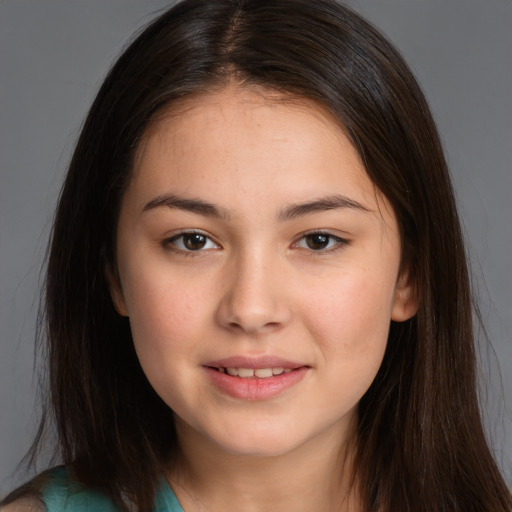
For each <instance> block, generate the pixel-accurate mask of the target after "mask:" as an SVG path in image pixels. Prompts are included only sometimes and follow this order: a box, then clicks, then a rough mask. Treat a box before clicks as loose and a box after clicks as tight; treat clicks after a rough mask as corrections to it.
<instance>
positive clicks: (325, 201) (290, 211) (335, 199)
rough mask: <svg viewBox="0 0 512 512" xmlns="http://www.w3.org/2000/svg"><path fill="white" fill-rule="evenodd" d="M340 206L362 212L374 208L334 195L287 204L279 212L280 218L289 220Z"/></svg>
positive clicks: (369, 211) (368, 211)
mask: <svg viewBox="0 0 512 512" xmlns="http://www.w3.org/2000/svg"><path fill="white" fill-rule="evenodd" d="M339 208H348V209H350V210H358V211H361V212H366V213H371V212H372V210H370V209H369V208H367V207H366V206H364V205H362V204H361V203H359V202H357V201H354V200H353V199H350V198H348V197H346V196H343V195H332V196H327V197H322V198H320V199H316V200H314V201H307V202H305V203H296V204H291V205H289V206H286V207H285V208H283V209H282V210H281V211H280V212H279V220H281V221H287V220H293V219H296V218H298V217H303V216H305V215H310V214H312V213H317V212H324V211H327V210H337V209H339Z"/></svg>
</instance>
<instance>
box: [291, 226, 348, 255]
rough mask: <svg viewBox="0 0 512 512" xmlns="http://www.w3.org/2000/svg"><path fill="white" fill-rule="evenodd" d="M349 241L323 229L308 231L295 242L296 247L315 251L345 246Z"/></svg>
mask: <svg viewBox="0 0 512 512" xmlns="http://www.w3.org/2000/svg"><path fill="white" fill-rule="evenodd" d="M348 243H349V241H348V240H345V239H343V238H340V237H338V236H334V235H331V234H329V233H324V232H322V231H317V232H312V233H306V234H305V235H302V237H301V238H300V239H299V240H298V241H297V242H296V243H295V244H294V245H295V247H299V248H301V249H308V250H310V251H314V252H322V251H324V252H328V251H332V250H335V249H338V248H341V247H343V246H344V245H346V244H348Z"/></svg>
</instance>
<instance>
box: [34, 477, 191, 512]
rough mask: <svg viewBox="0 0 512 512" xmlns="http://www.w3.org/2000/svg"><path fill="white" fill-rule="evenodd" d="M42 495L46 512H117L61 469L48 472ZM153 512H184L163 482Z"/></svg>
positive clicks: (168, 486)
mask: <svg viewBox="0 0 512 512" xmlns="http://www.w3.org/2000/svg"><path fill="white" fill-rule="evenodd" d="M42 494H43V495H42V500H43V502H44V504H45V506H46V510H47V512H120V511H119V508H118V507H116V506H115V505H114V504H113V503H112V501H111V500H110V498H108V496H106V495H105V494H102V493H101V492H99V491H95V490H92V489H88V488H86V487H84V486H82V485H80V484H79V483H77V482H75V481H74V480H72V479H71V477H70V475H69V471H68V470H67V469H66V468H63V467H59V468H56V469H54V470H52V471H50V473H49V474H48V481H47V483H46V485H45V486H44V488H43V491H42ZM153 512H184V511H183V509H182V508H181V505H180V503H179V501H178V498H176V495H175V494H174V492H173V490H172V489H171V486H170V485H169V484H168V482H167V480H165V479H162V482H161V484H160V488H159V490H158V492H157V495H156V498H155V507H154V509H153Z"/></svg>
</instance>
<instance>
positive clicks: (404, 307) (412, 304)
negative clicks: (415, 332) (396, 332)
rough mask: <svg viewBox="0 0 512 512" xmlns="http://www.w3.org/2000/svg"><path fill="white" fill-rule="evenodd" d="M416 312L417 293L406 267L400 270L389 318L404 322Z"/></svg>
mask: <svg viewBox="0 0 512 512" xmlns="http://www.w3.org/2000/svg"><path fill="white" fill-rule="evenodd" d="M417 312H418V294H417V290H416V286H415V283H414V280H413V279H412V278H411V275H410V272H409V270H408V269H404V270H403V271H401V272H400V274H399V276H398V280H397V282H396V287H395V298H394V301H393V310H392V312H391V320H394V321H395V322H405V320H409V318H411V317H413V316H414V315H415V314H416V313H417Z"/></svg>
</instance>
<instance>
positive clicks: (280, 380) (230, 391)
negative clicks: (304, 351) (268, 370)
mask: <svg viewBox="0 0 512 512" xmlns="http://www.w3.org/2000/svg"><path fill="white" fill-rule="evenodd" d="M206 371H207V372H208V376H209V377H210V379H211V380H212V382H213V384H214V385H215V386H216V387H217V389H219V390H220V391H222V392H223V393H226V394H227V395H230V396H232V397H234V398H241V399H243V400H268V399H270V398H273V397H275V396H277V395H279V394H281V393H282V392H284V391H285V390H287V389H289V388H291V387H292V386H294V385H295V384H297V383H299V382H300V381H301V380H302V379H303V378H304V377H305V375H306V373H307V371H308V368H307V367H306V366H302V367H301V368H296V369H294V370H292V371H291V372H289V373H282V374H281V375H274V376H273V377H267V378H265V379H260V378H258V377H251V378H249V379H244V378H242V377H233V376H231V375H228V374H227V373H221V372H219V371H217V370H214V369H213V368H209V367H206Z"/></svg>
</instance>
